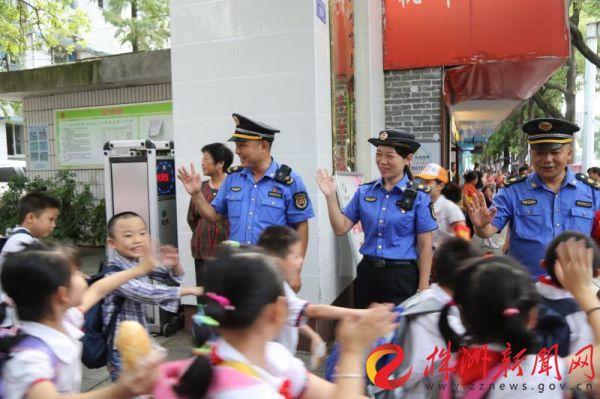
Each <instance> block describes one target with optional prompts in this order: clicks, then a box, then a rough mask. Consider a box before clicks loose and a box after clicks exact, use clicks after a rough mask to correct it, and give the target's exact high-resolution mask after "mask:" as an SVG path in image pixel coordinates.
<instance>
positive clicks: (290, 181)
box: [283, 176, 294, 186]
mask: <svg viewBox="0 0 600 399" xmlns="http://www.w3.org/2000/svg"><path fill="white" fill-rule="evenodd" d="M293 183H294V178H293V177H292V176H288V177H286V178H285V180H284V181H283V184H285V185H286V186H291V185H292V184H293Z"/></svg>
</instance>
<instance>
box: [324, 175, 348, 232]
mask: <svg viewBox="0 0 600 399" xmlns="http://www.w3.org/2000/svg"><path fill="white" fill-rule="evenodd" d="M317 185H318V186H319V189H320V190H321V192H322V193H323V195H325V198H326V200H327V213H328V214H329V222H330V223H331V227H332V228H333V232H334V233H335V234H336V235H337V236H342V235H344V234H346V233H347V232H349V231H350V229H351V228H352V226H354V222H352V221H351V220H350V219H348V218H347V217H346V216H345V215H344V214H343V213H342V210H341V209H340V206H339V204H338V201H337V196H336V184H335V179H334V178H333V176H329V174H328V173H327V172H326V171H325V170H323V169H319V170H318V171H317Z"/></svg>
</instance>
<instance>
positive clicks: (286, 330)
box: [275, 281, 309, 354]
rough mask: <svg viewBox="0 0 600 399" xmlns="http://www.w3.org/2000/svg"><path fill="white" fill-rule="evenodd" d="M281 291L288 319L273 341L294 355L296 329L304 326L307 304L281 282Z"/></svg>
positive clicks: (286, 284) (296, 336)
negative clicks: (286, 307)
mask: <svg viewBox="0 0 600 399" xmlns="http://www.w3.org/2000/svg"><path fill="white" fill-rule="evenodd" d="M283 291H284V293H285V299H286V301H287V305H288V317H287V321H286V323H285V326H283V329H282V330H281V332H280V333H279V336H278V337H277V339H276V340H275V341H276V342H279V343H280V344H281V345H283V346H285V347H286V348H287V350H289V351H290V353H292V354H296V348H297V346H298V328H299V327H301V326H302V325H304V324H306V321H307V320H306V316H305V315H304V310H305V309H306V307H307V306H308V305H309V302H308V301H305V300H304V299H301V298H300V297H298V295H296V293H295V292H294V290H292V287H290V285H289V284H288V283H287V282H285V281H284V282H283Z"/></svg>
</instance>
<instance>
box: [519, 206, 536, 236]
mask: <svg viewBox="0 0 600 399" xmlns="http://www.w3.org/2000/svg"><path fill="white" fill-rule="evenodd" d="M513 222H514V224H515V231H516V232H517V235H519V236H520V237H523V238H538V239H539V238H540V235H541V233H542V226H543V218H542V210H541V209H540V207H539V206H531V205H529V206H518V207H517V210H516V217H515V218H513Z"/></svg>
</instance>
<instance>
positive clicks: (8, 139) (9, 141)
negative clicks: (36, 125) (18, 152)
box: [6, 123, 15, 155]
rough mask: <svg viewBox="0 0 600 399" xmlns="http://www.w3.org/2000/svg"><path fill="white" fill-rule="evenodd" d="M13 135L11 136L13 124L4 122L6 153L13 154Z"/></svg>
mask: <svg viewBox="0 0 600 399" xmlns="http://www.w3.org/2000/svg"><path fill="white" fill-rule="evenodd" d="M13 143H14V136H13V125H12V124H10V123H7V124H6V150H7V153H8V155H15V146H14V144H13Z"/></svg>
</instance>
